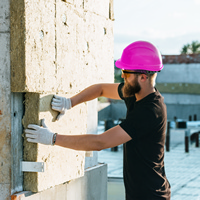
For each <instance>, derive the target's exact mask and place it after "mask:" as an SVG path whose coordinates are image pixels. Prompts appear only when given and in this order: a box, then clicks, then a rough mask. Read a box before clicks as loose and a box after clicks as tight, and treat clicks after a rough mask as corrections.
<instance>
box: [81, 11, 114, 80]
mask: <svg viewBox="0 0 200 200" xmlns="http://www.w3.org/2000/svg"><path fill="white" fill-rule="evenodd" d="M85 18H86V24H87V25H86V30H87V32H86V35H85V38H86V41H88V45H89V51H88V53H87V54H86V56H85V62H86V63H87V64H88V72H91V71H92V74H93V76H90V78H91V79H90V82H91V81H93V82H94V81H96V82H113V81H114V67H113V60H114V58H113V54H114V53H113V49H114V46H113V45H114V40H113V21H111V20H108V19H105V18H103V17H101V16H98V15H93V14H91V13H89V12H88V13H86V16H85ZM94 77H95V80H94ZM92 79H93V80H92Z"/></svg>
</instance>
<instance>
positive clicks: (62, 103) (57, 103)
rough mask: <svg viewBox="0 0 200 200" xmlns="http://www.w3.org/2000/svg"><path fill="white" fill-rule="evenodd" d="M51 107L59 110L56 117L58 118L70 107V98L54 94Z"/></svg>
mask: <svg viewBox="0 0 200 200" xmlns="http://www.w3.org/2000/svg"><path fill="white" fill-rule="evenodd" d="M51 105H52V109H53V110H56V111H58V112H60V113H59V114H58V116H57V117H56V119H57V120H59V119H60V118H61V117H62V116H63V115H64V114H65V112H66V111H67V110H69V109H70V108H71V107H72V103H71V99H69V98H65V97H60V96H57V95H54V97H53V99H52V102H51Z"/></svg>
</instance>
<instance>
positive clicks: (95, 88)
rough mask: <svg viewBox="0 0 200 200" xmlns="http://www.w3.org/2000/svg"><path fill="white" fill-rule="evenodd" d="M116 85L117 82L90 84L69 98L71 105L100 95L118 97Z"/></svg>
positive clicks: (117, 84)
mask: <svg viewBox="0 0 200 200" xmlns="http://www.w3.org/2000/svg"><path fill="white" fill-rule="evenodd" d="M118 86H119V83H102V84H95V85H92V86H90V87H88V88H86V89H84V90H83V91H81V92H80V93H78V94H77V95H75V96H73V97H71V98H70V99H71V102H72V107H74V106H76V105H78V104H80V103H83V102H86V101H90V100H93V99H95V98H98V97H101V96H104V97H107V98H110V99H120V97H119V95H118Z"/></svg>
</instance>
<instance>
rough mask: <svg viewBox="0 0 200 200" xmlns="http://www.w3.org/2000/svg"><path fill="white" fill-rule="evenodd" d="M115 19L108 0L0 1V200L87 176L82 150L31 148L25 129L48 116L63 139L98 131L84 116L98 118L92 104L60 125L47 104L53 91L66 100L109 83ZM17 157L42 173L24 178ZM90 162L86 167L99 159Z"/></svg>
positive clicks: (26, 174)
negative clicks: (42, 168)
mask: <svg viewBox="0 0 200 200" xmlns="http://www.w3.org/2000/svg"><path fill="white" fill-rule="evenodd" d="M113 20H114V19H113V1H112V0H102V1H100V0H95V1H90V0H68V1H61V0H55V1H52V2H50V1H47V0H36V1H28V0H18V1H14V0H11V1H9V0H2V1H1V2H0V52H1V54H0V58H1V59H0V66H1V67H0V74H1V77H2V82H1V84H0V96H1V101H0V123H1V130H0V138H1V141H2V142H1V144H0V152H1V154H0V169H1V170H0V186H1V187H0V193H1V196H0V200H1V199H10V195H11V194H13V193H14V192H19V191H21V190H22V189H23V190H30V191H32V192H38V191H44V190H46V189H47V188H50V187H54V186H55V185H59V184H62V183H64V182H67V181H69V180H72V179H75V178H76V179H77V178H79V177H81V176H84V169H85V152H81V151H73V150H69V149H64V148H61V147H52V146H45V145H41V144H31V143H28V142H27V141H26V138H25V137H24V134H23V131H22V129H23V128H26V127H27V125H28V124H29V123H34V124H38V125H40V123H41V119H42V118H45V119H46V124H47V126H48V127H49V128H50V129H51V130H53V131H55V132H59V133H62V134H86V133H91V132H95V126H96V125H97V123H96V124H91V122H90V121H91V120H90V119H91V116H89V115H93V116H94V117H93V119H96V117H97V111H91V108H90V107H91V106H94V108H96V107H97V106H96V104H97V101H93V102H89V103H88V104H84V103H83V104H81V105H79V106H77V107H75V108H73V109H72V110H70V111H69V112H68V113H67V115H66V116H65V117H63V118H62V119H61V120H60V121H58V122H57V121H55V117H56V115H57V114H58V113H57V112H55V111H52V110H51V107H50V102H51V99H52V96H53V94H57V95H60V96H65V97H70V96H72V95H74V94H76V93H78V92H79V91H81V90H82V89H84V88H85V87H87V86H89V85H91V84H95V83H98V82H113V80H114V75H113V73H114V68H113ZM10 66H11V67H10ZM11 100H12V101H11ZM22 117H23V120H22ZM22 122H23V128H22ZM87 124H88V125H89V126H87ZM21 135H22V136H23V138H22V137H21ZM16 141H17V142H16ZM22 141H24V142H23V145H24V148H23V147H22ZM22 150H23V152H22ZM22 153H23V158H22ZM94 155H95V157H96V154H94ZM22 159H23V160H24V161H33V162H44V164H45V166H46V169H45V172H40V173H35V172H25V173H23V174H24V176H23V174H22V172H21V169H20V163H21V161H22ZM86 161H87V160H86ZM89 162H90V163H89V164H87V165H86V166H87V168H88V167H92V166H93V165H94V164H97V158H94V159H92V158H90V161H89ZM60 172H62V173H60ZM22 177H24V180H23V181H22V180H21V178H22ZM77 180H78V179H77Z"/></svg>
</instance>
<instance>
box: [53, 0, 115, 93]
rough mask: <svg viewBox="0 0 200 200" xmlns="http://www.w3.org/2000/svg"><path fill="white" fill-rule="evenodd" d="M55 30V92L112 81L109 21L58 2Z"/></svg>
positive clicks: (111, 32) (111, 33)
mask: <svg viewBox="0 0 200 200" xmlns="http://www.w3.org/2000/svg"><path fill="white" fill-rule="evenodd" d="M56 29H57V31H56V32H57V51H58V54H57V69H58V73H57V77H58V80H59V85H58V90H59V91H65V90H67V91H69V92H73V93H74V92H78V91H80V90H82V89H84V88H85V87H87V86H89V85H91V84H94V83H99V82H113V81H114V75H113V74H114V63H113V60H114V58H113V48H114V46H113V44H114V40H113V21H111V20H108V19H107V18H105V17H102V16H100V15H96V14H94V13H91V12H86V11H84V10H82V9H77V8H76V9H75V8H74V7H73V6H72V5H70V4H67V3H66V4H63V2H62V1H59V2H58V3H57V15H56ZM58 30H62V31H58Z"/></svg>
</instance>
